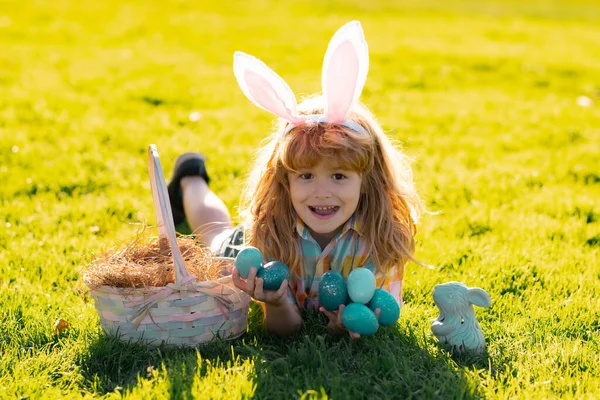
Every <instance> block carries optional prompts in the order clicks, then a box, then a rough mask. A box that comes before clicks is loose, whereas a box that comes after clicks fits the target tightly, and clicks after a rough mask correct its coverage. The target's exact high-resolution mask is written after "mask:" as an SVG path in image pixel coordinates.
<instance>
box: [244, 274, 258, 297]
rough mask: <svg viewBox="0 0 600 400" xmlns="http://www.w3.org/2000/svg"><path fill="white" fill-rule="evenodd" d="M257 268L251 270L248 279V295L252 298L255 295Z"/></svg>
mask: <svg viewBox="0 0 600 400" xmlns="http://www.w3.org/2000/svg"><path fill="white" fill-rule="evenodd" d="M255 278H256V268H254V267H252V268H250V271H249V272H248V278H246V293H248V294H250V296H252V295H254V285H255V283H256V282H255V281H256V279H255Z"/></svg>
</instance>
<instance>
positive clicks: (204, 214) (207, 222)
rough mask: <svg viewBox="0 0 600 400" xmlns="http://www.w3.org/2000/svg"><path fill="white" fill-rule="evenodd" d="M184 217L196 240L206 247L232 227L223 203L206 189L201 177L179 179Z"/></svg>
mask: <svg viewBox="0 0 600 400" xmlns="http://www.w3.org/2000/svg"><path fill="white" fill-rule="evenodd" d="M181 189H182V191H183V209H184V210H185V217H186V219H187V221H188V224H189V225H190V228H191V229H192V232H194V233H195V234H196V235H197V236H198V238H199V239H200V240H201V241H202V242H203V243H204V244H205V245H207V246H210V245H211V243H212V240H213V239H214V238H215V236H217V235H218V234H219V233H221V232H223V231H224V230H225V229H230V228H232V227H233V224H232V222H231V216H230V215H229V210H227V207H226V206H225V203H223V201H222V200H221V199H220V198H219V197H218V196H217V195H216V194H215V193H214V192H213V191H212V190H210V188H209V187H208V184H207V183H206V181H205V180H204V178H202V177H201V176H197V175H196V176H186V177H183V178H181Z"/></svg>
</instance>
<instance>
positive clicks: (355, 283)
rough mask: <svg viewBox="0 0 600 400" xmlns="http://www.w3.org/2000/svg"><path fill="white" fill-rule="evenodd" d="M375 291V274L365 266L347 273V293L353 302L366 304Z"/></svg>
mask: <svg viewBox="0 0 600 400" xmlns="http://www.w3.org/2000/svg"><path fill="white" fill-rule="evenodd" d="M374 292H375V275H373V273H372V272H371V271H370V270H368V269H367V268H358V269H355V270H354V271H352V272H350V275H348V295H349V296H350V298H351V299H352V301H353V302H355V303H361V304H367V303H368V302H369V301H370V300H371V297H373V293H374Z"/></svg>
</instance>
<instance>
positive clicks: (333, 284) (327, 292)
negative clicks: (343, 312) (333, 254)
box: [319, 271, 348, 311]
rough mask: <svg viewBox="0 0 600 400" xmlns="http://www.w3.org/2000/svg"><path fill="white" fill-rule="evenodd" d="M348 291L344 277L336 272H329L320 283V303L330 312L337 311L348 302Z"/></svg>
mask: <svg viewBox="0 0 600 400" xmlns="http://www.w3.org/2000/svg"><path fill="white" fill-rule="evenodd" d="M347 296H348V290H347V289H346V281H344V277H343V276H342V275H340V273H339V272H336V271H328V272H326V273H324V274H323V276H322V277H321V282H319V302H320V303H321V305H322V306H323V307H324V308H325V309H326V310H328V311H336V310H337V309H338V308H339V306H340V305H342V304H344V303H345V302H346V297H347Z"/></svg>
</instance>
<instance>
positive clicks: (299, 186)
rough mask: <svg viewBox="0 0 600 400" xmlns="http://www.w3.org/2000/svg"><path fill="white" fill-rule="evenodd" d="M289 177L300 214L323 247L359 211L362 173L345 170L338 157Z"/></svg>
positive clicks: (293, 200) (323, 161) (291, 173)
mask: <svg viewBox="0 0 600 400" xmlns="http://www.w3.org/2000/svg"><path fill="white" fill-rule="evenodd" d="M288 180H289V183H290V195H291V198H292V204H293V206H294V209H295V210H296V213H297V214H298V216H299V217H300V218H301V219H302V221H303V222H304V224H305V225H306V226H307V227H308V229H309V231H310V233H311V235H312V236H313V238H314V239H315V240H316V241H317V242H318V243H319V244H320V245H321V246H322V247H323V246H324V244H327V243H329V241H330V240H331V239H333V238H334V237H335V235H337V233H338V232H339V230H340V229H341V227H342V225H344V223H345V222H346V221H347V220H348V219H349V218H350V217H351V216H352V214H354V211H356V207H357V206H358V200H359V198H360V187H361V182H362V176H361V175H360V174H359V173H358V172H355V171H349V170H344V169H341V168H340V167H338V166H337V165H336V164H335V160H322V161H320V162H319V164H317V165H316V166H314V167H312V168H303V169H300V171H298V172H294V173H293V172H289V173H288Z"/></svg>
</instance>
